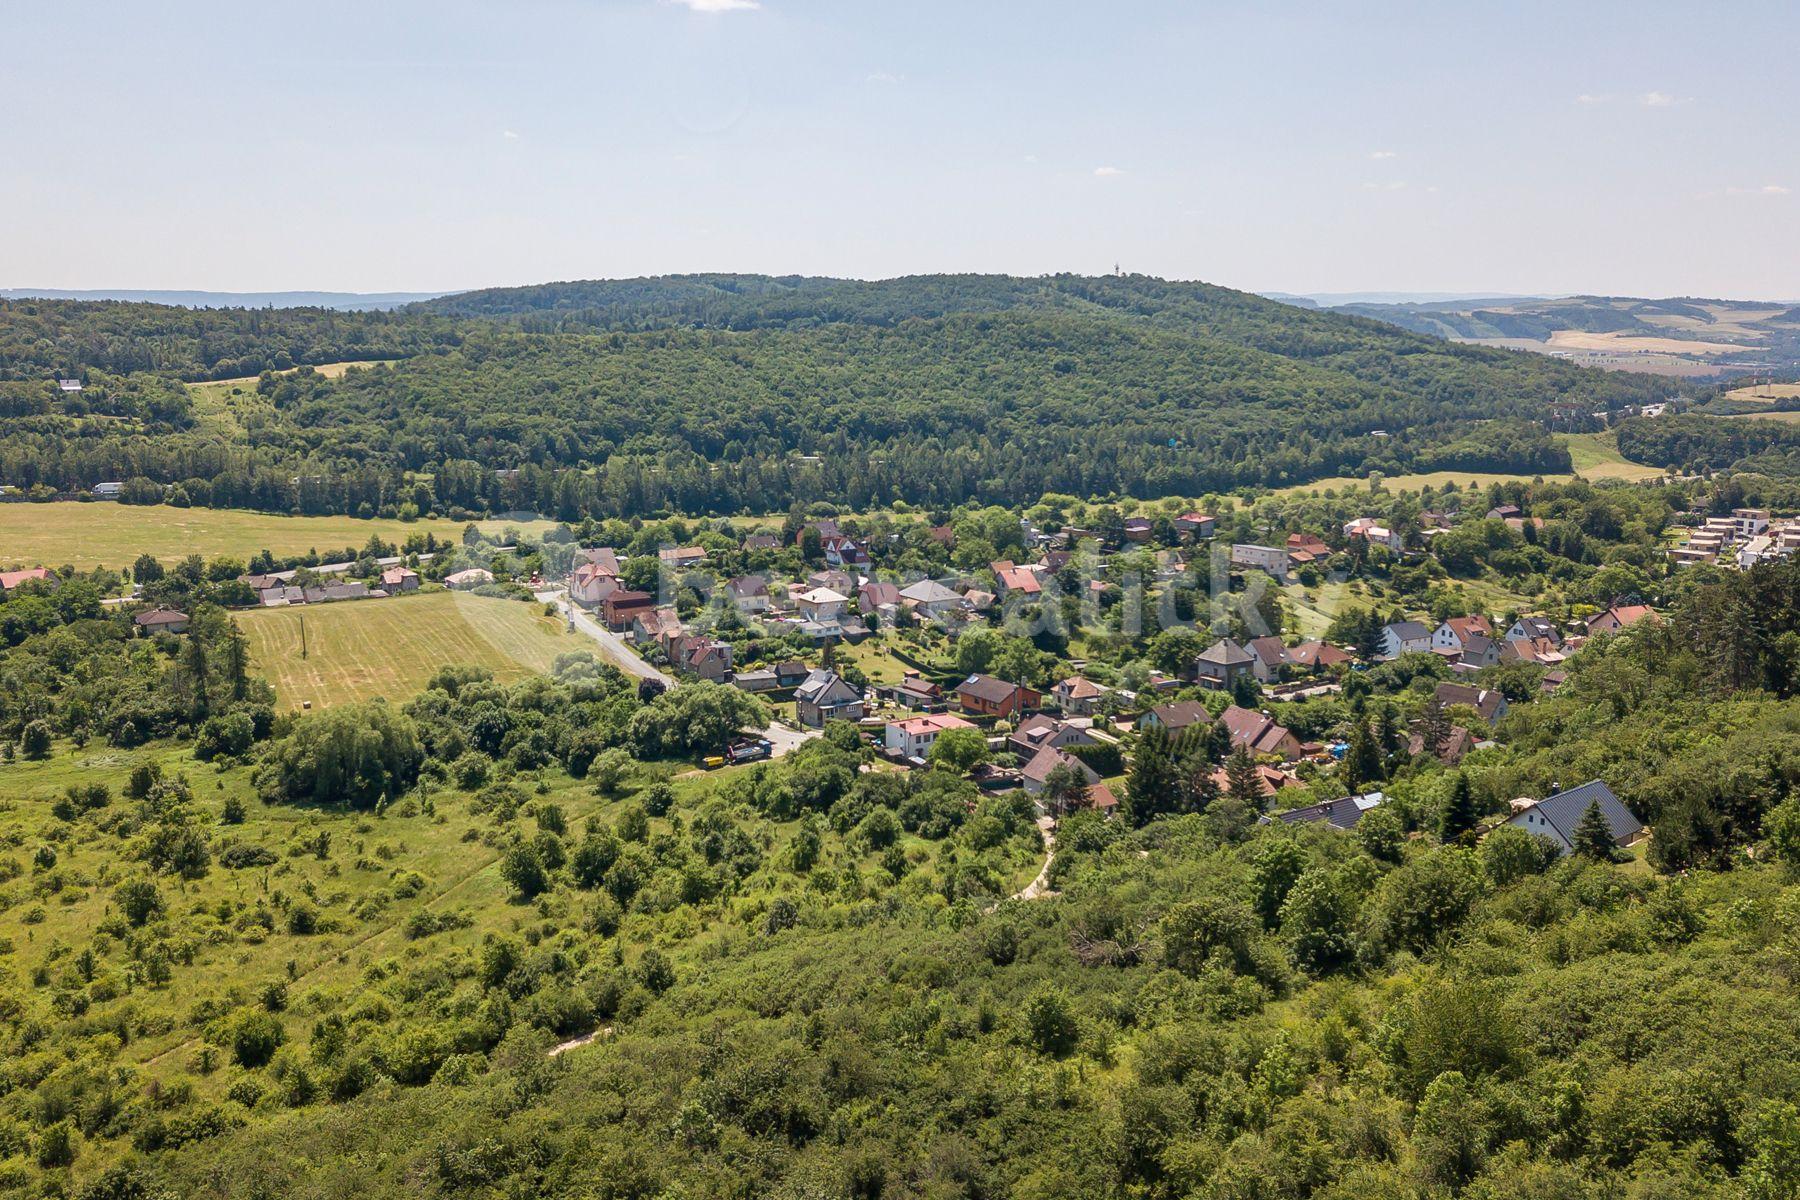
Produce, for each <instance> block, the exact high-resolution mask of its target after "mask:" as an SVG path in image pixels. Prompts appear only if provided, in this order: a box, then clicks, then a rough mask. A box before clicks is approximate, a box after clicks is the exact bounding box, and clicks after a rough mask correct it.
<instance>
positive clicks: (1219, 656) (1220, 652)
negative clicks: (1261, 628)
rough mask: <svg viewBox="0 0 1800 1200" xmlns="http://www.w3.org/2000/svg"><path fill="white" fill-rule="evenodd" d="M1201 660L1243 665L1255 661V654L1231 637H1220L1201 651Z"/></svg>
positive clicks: (1228, 665) (1225, 664)
mask: <svg viewBox="0 0 1800 1200" xmlns="http://www.w3.org/2000/svg"><path fill="white" fill-rule="evenodd" d="M1200 661H1201V662H1203V663H1215V664H1217V665H1219V666H1221V667H1234V666H1243V665H1245V664H1248V663H1252V662H1255V661H1256V659H1255V656H1254V655H1252V654H1251V653H1250V652H1249V651H1248V650H1246V649H1244V648H1243V647H1242V646H1240V645H1238V644H1237V643H1236V642H1234V641H1232V640H1231V639H1230V638H1220V639H1219V640H1218V641H1216V642H1214V643H1213V644H1212V645H1210V646H1208V647H1207V648H1206V649H1204V650H1202V651H1201V652H1200Z"/></svg>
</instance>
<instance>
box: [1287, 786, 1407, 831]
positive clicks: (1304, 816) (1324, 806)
mask: <svg viewBox="0 0 1800 1200" xmlns="http://www.w3.org/2000/svg"><path fill="white" fill-rule="evenodd" d="M1384 799H1386V797H1384V796H1383V795H1382V794H1381V793H1380V792H1370V793H1369V794H1368V795H1367V796H1343V797H1341V798H1339V799H1337V800H1324V801H1321V802H1320V803H1318V804H1309V805H1307V806H1306V807H1305V808H1296V809H1292V810H1290V811H1288V812H1284V813H1276V814H1275V820H1277V821H1280V822H1281V823H1282V824H1284V825H1306V824H1310V823H1311V822H1313V821H1323V822H1325V823H1326V824H1327V825H1330V826H1331V827H1332V828H1334V829H1349V828H1350V827H1351V826H1353V825H1355V824H1356V823H1357V822H1358V821H1360V820H1362V815H1363V814H1364V813H1365V812H1368V811H1369V809H1371V808H1374V807H1376V806H1377V805H1379V804H1380V803H1381V802H1382V800H1384Z"/></svg>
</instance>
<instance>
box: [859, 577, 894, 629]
mask: <svg viewBox="0 0 1800 1200" xmlns="http://www.w3.org/2000/svg"><path fill="white" fill-rule="evenodd" d="M856 607H857V611H859V612H861V613H862V614H863V615H864V616H865V617H868V616H874V617H880V618H881V619H882V620H883V621H887V622H890V623H891V622H893V621H894V620H895V619H896V618H898V617H899V615H900V587H899V585H898V584H893V583H887V582H884V581H882V580H879V579H871V580H869V581H868V582H867V583H865V584H863V585H862V587H860V588H858V589H857V592H856Z"/></svg>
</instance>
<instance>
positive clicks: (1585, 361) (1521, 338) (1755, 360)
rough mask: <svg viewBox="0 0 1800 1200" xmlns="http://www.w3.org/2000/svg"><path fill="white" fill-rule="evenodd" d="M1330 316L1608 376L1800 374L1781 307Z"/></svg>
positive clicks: (1386, 310) (1397, 308)
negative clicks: (1523, 353)
mask: <svg viewBox="0 0 1800 1200" xmlns="http://www.w3.org/2000/svg"><path fill="white" fill-rule="evenodd" d="M1332 311H1335V312H1343V313H1350V314H1354V315H1357V316H1364V317H1370V318H1373V319H1375V320H1378V321H1386V322H1388V323H1389V324H1392V325H1398V326H1399V327H1400V328H1402V329H1408V330H1411V331H1413V332H1415V333H1424V334H1429V335H1431V336H1433V337H1441V338H1447V339H1450V340H1453V341H1463V342H1475V343H1480V344H1487V345H1501V346H1510V347H1513V348H1516V349H1527V350H1537V351H1540V352H1542V353H1546V354H1551V355H1555V356H1556V357H1559V358H1566V359H1569V360H1570V361H1572V362H1577V363H1580V364H1581V365H1583V366H1594V367H1602V368H1606V369H1610V370H1626V371H1654V372H1660V373H1665V374H1671V375H1682V376H1689V377H1707V376H1720V375H1728V374H1742V373H1746V372H1752V371H1758V370H1769V371H1775V372H1788V371H1793V370H1796V369H1800V309H1796V308H1795V307H1793V306H1792V305H1791V304H1787V303H1779V302H1765V301H1751V300H1717V299H1702V298H1692V297H1677V298H1671V299H1662V300H1647V299H1640V298H1637V297H1629V296H1569V297H1564V298H1561V299H1550V300H1543V299H1539V300H1497V301H1469V302H1450V303H1405V304H1370V303H1357V304H1345V305H1341V306H1339V307H1337V308H1334V309H1333V310H1332Z"/></svg>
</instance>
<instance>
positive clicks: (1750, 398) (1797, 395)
mask: <svg viewBox="0 0 1800 1200" xmlns="http://www.w3.org/2000/svg"><path fill="white" fill-rule="evenodd" d="M1725 398H1726V399H1727V400H1737V401H1743V402H1747V403H1750V404H1773V403H1774V402H1775V401H1777V400H1796V399H1800V383H1753V384H1751V385H1749V386H1748V387H1741V388H1738V389H1736V390H1735V391H1731V392H1727V393H1725Z"/></svg>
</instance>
